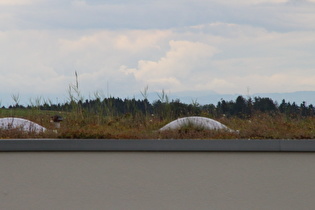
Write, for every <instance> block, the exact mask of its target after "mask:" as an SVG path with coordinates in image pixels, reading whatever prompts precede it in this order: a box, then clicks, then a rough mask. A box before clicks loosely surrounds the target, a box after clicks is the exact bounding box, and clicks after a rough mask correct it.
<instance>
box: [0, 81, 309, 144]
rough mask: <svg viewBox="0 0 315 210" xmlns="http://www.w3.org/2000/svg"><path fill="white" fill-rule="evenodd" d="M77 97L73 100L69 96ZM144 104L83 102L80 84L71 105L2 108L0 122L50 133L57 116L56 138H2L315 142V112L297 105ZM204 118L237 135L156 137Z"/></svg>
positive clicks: (259, 101) (15, 134)
mask: <svg viewBox="0 0 315 210" xmlns="http://www.w3.org/2000/svg"><path fill="white" fill-rule="evenodd" d="M72 91H75V94H72ZM142 94H143V96H144V99H143V100H136V99H124V100H122V99H120V98H114V97H109V98H102V97H101V96H100V94H97V93H96V94H95V99H91V100H85V101H84V100H83V99H82V97H81V95H80V92H79V90H78V84H77V83H76V85H74V86H70V87H69V95H70V97H69V102H67V103H64V104H53V103H51V102H50V101H43V100H42V99H40V98H37V99H35V100H34V101H32V100H31V102H32V103H31V105H28V106H26V107H25V106H21V105H19V97H18V95H14V99H15V100H14V105H12V106H9V107H2V108H1V109H0V117H8V116H10V117H22V118H25V119H29V120H31V121H34V122H36V123H38V124H40V125H42V126H44V127H47V128H50V129H51V130H53V127H52V125H51V124H50V122H49V120H50V117H51V116H53V115H55V114H58V115H61V116H63V118H64V121H63V122H62V123H61V124H62V125H61V128H60V129H59V130H58V132H57V133H56V132H52V131H51V132H46V133H42V134H36V133H25V132H21V131H18V130H3V129H2V130H1V129H0V138H71V139H73V138H96V139H187V138H189V139H267V138H268V139H308V138H314V137H315V118H314V114H315V108H314V107H313V106H312V105H309V106H307V105H306V104H305V103H302V104H301V105H296V104H295V103H292V104H291V103H287V102H285V101H284V100H283V101H282V103H281V104H280V105H278V104H277V103H275V102H273V101H272V100H271V99H269V98H259V97H255V98H254V99H252V98H248V99H246V98H244V97H242V96H239V97H237V98H236V100H235V101H225V100H221V101H220V102H218V104H217V105H213V104H208V105H199V104H198V103H197V101H194V102H193V103H192V104H185V103H182V102H180V100H172V101H169V99H168V97H167V95H166V94H165V92H164V91H162V93H161V95H159V99H158V100H157V101H155V102H153V103H150V102H149V101H148V100H147V97H146V95H147V88H146V89H144V91H143V92H142ZM185 116H204V117H210V118H212V119H215V120H217V121H219V122H221V123H223V124H225V125H226V126H228V127H229V128H231V129H234V130H239V133H236V132H235V133H233V132H224V131H209V130H203V129H198V128H194V127H190V126H188V127H183V128H182V129H180V130H175V131H166V132H158V131H157V130H158V129H159V128H161V127H162V126H164V125H165V124H167V123H168V122H170V121H172V120H175V119H177V118H179V117H185Z"/></svg>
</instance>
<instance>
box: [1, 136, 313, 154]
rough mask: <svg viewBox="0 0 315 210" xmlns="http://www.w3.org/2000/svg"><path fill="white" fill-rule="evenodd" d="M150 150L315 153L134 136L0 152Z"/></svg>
mask: <svg viewBox="0 0 315 210" xmlns="http://www.w3.org/2000/svg"><path fill="white" fill-rule="evenodd" d="M20 151H25V152H31V151H39V152H41V151H56V152H57V151H143V152H145V151H147V152H314V151H315V139H306V140H234V139H233V140H230V139H229V140H226V139H221V140H190V139H187V140H168V139H167V140H155V139H150V140H133V139H123V140H120V139H117V140H116V139H115V140H114V139H7V140H0V152H20Z"/></svg>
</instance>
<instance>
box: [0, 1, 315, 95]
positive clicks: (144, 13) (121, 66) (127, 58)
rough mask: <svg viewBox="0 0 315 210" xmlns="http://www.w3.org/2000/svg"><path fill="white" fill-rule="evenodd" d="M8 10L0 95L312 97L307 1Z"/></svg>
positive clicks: (76, 4)
mask: <svg viewBox="0 0 315 210" xmlns="http://www.w3.org/2000/svg"><path fill="white" fill-rule="evenodd" d="M5 2H8V1H3V2H2V5H1V8H0V12H1V15H0V27H1V31H0V45H1V49H0V67H1V69H2V70H1V76H0V93H1V95H3V94H5V93H7V92H11V93H16V92H19V93H21V95H22V94H47V95H50V94H54V96H55V95H58V94H59V95H62V96H64V95H66V90H67V88H68V85H69V84H70V83H72V82H74V79H75V78H74V72H75V71H77V72H78V73H79V82H80V87H81V88H82V92H83V93H84V95H85V96H88V95H89V94H92V93H93V92H94V91H97V90H104V91H105V92H108V93H109V94H111V95H116V96H124V97H126V96H132V95H134V94H135V93H139V90H142V89H143V87H145V86H146V85H148V86H149V89H150V90H152V91H153V90H161V89H167V90H170V91H172V92H175V91H185V90H209V91H216V92H220V93H244V91H246V87H247V86H250V87H251V89H252V90H253V91H255V92H275V91H277V92H281V91H283V90H301V89H304V90H312V89H315V85H313V84H312V79H313V78H314V75H315V73H314V72H315V71H314V66H315V63H314V62H315V61H314V58H313V57H314V56H313V55H314V53H315V52H314V49H315V38H314V37H315V32H314V29H315V22H314V21H313V20H314V19H315V16H314V15H315V13H314V12H313V11H314V7H315V6H314V5H315V4H314V3H313V2H310V1H307V2H305V1H304V2H294V1H286V2H284V1H260V0H257V1H245V0H244V1H243V0H242V1H237V2H236V1H233V2H235V3H230V1H203V0H198V1H188V0H187V1H181V4H179V3H178V1H171V2H170V1H168V2H166V1H142V0H139V1H128V2H126V3H125V2H124V1H106V2H104V1H99V0H93V1H66V2H64V1H59V0H56V1H25V2H28V4H21V2H22V1H12V3H11V5H8V4H6V5H5ZM13 3H16V5H12V4H13ZM297 72H298V74H297Z"/></svg>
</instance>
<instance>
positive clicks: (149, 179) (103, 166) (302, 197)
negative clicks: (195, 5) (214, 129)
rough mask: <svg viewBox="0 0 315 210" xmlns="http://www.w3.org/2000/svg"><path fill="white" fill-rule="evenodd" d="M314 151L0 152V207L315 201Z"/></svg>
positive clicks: (297, 204) (308, 204)
mask: <svg viewBox="0 0 315 210" xmlns="http://www.w3.org/2000/svg"><path fill="white" fill-rule="evenodd" d="M314 163H315V153H285V152H282V153H268V152H260V153H254V152H195V153H191V152H0V209H32V210H34V209H67V210H68V209H76V210H77V209H115V210H119V209H123V210H126V209H137V210H139V209H233V210H235V209H241V210H244V209H251V210H252V209H268V210H270V209H286V210H287V209H294V210H296V209H299V210H302V209H314V205H315V164H314Z"/></svg>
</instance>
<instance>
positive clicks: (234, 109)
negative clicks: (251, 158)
mask: <svg viewBox="0 0 315 210" xmlns="http://www.w3.org/2000/svg"><path fill="white" fill-rule="evenodd" d="M166 99H167V98H166ZM3 108H4V107H3ZM8 108H9V109H15V108H20V109H31V108H36V109H39V110H51V111H74V110H76V111H79V112H85V113H91V114H100V115H104V116H121V115H133V116H134V115H143V116H148V115H155V116H157V117H159V118H161V119H166V118H178V117H183V116H193V115H194V116H198V115H204V116H209V117H222V116H226V117H239V118H250V117H251V116H253V115H255V114H257V113H268V114H280V113H281V114H285V115H287V116H290V117H308V116H314V115H315V108H314V106H313V105H312V104H310V105H307V104H306V102H303V103H301V104H300V105H298V104H296V103H295V102H293V103H290V102H286V101H285V100H282V102H281V103H280V104H279V103H278V102H275V101H273V100H272V99H271V98H267V97H254V98H251V97H248V98H245V97H243V96H238V97H237V98H236V99H235V100H231V101H226V100H224V99H221V100H220V101H219V102H218V103H217V104H216V105H214V104H206V105H200V104H199V103H198V102H197V101H193V102H192V103H191V104H186V103H183V102H181V101H180V100H179V99H176V100H172V101H168V100H165V98H161V99H160V100H156V101H154V102H152V103H150V102H149V101H148V100H147V99H143V100H140V99H134V98H133V99H121V98H115V97H109V98H104V99H100V98H96V99H90V100H88V99H87V100H70V101H69V102H65V103H63V104H60V103H58V104H53V103H51V102H50V103H47V102H44V103H43V104H37V105H28V106H23V105H19V104H15V105H13V106H9V107H8Z"/></svg>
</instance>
